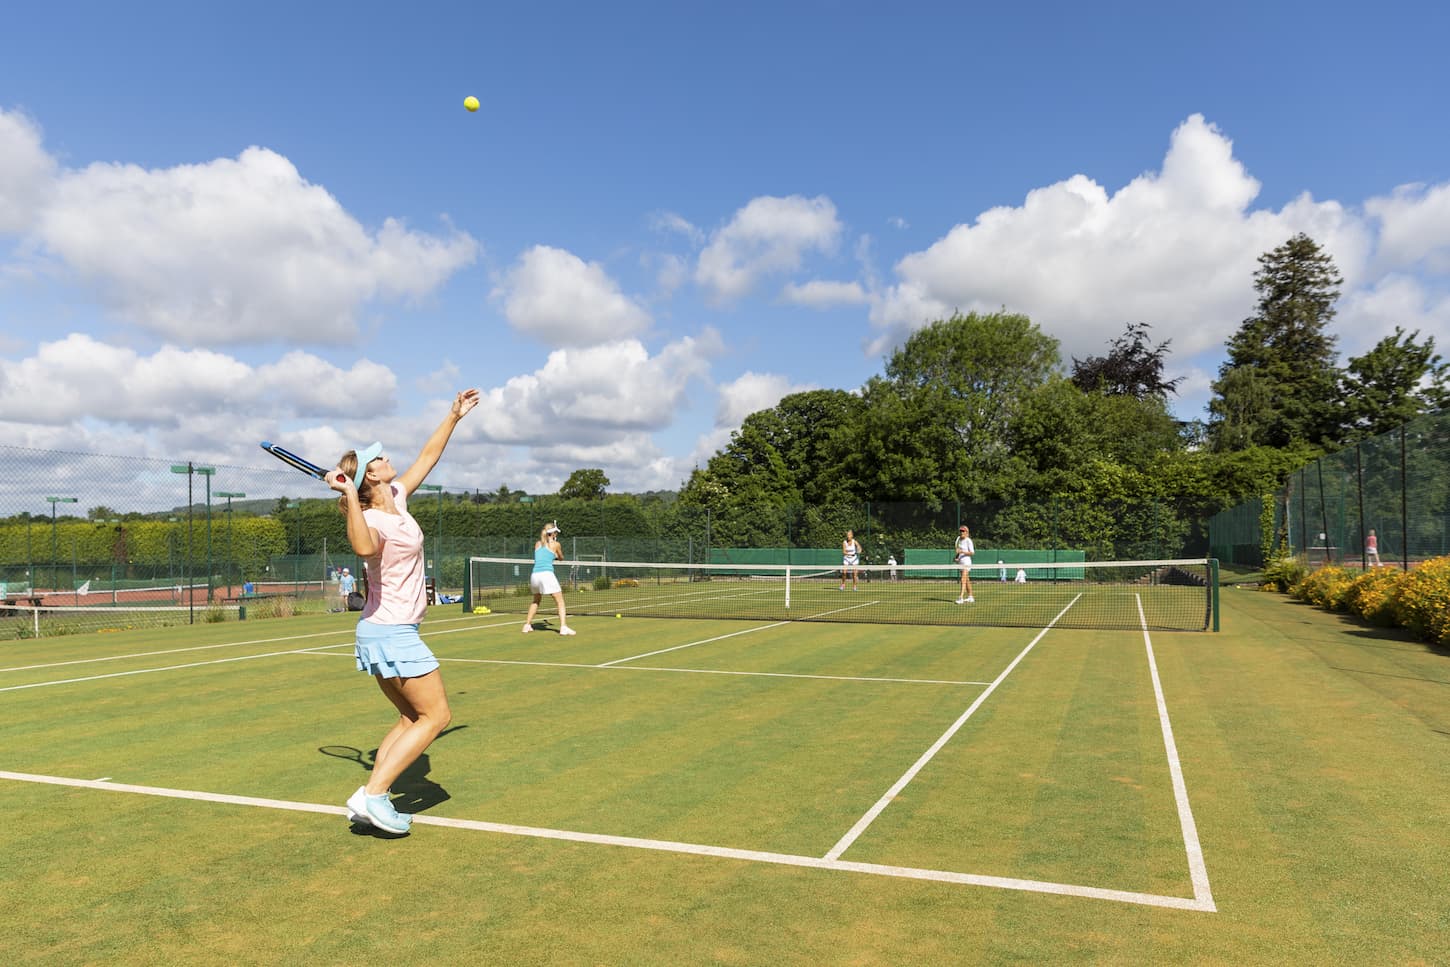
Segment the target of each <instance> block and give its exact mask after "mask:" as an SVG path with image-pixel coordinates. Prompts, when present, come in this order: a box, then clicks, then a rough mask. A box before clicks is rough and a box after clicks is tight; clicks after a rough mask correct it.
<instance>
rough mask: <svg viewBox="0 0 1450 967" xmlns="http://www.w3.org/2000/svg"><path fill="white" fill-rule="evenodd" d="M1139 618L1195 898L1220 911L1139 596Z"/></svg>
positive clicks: (1207, 907) (1204, 904)
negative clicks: (1194, 819) (1180, 762)
mask: <svg viewBox="0 0 1450 967" xmlns="http://www.w3.org/2000/svg"><path fill="white" fill-rule="evenodd" d="M1138 618H1139V620H1140V621H1142V623H1143V646H1144V647H1145V648H1146V649H1147V650H1148V673H1149V675H1150V676H1151V677H1152V679H1153V698H1154V699H1155V700H1156V701H1157V703H1158V722H1159V724H1160V725H1161V726H1162V728H1163V748H1164V749H1165V750H1166V751H1167V753H1168V774H1169V775H1170V776H1171V777H1172V778H1173V801H1174V802H1176V803H1177V804H1178V824H1179V825H1180V826H1181V827H1182V828H1183V846H1184V849H1185V850H1187V852H1188V872H1189V876H1190V878H1191V879H1192V880H1193V898H1194V899H1195V900H1197V901H1198V902H1199V903H1201V904H1203V908H1204V909H1205V910H1217V909H1218V907H1217V906H1216V905H1215V904H1214V902H1213V891H1212V890H1210V889H1209V886H1208V867H1207V866H1205V865H1204V862H1203V847H1202V846H1201V845H1199V842H1198V825H1197V824H1196V823H1195V822H1194V821H1193V809H1192V807H1191V806H1189V804H1188V786H1187V785H1186V784H1185V783H1184V781H1183V767H1182V766H1181V765H1180V764H1179V762H1178V743H1177V742H1175V741H1174V740H1173V724H1172V723H1171V722H1169V721H1168V703H1167V702H1165V701H1164V700H1163V683H1162V682H1161V681H1159V679H1158V662H1157V661H1156V660H1154V658H1153V639H1152V638H1150V637H1149V636H1148V617H1147V615H1145V614H1144V613H1143V599H1142V597H1139V598H1138Z"/></svg>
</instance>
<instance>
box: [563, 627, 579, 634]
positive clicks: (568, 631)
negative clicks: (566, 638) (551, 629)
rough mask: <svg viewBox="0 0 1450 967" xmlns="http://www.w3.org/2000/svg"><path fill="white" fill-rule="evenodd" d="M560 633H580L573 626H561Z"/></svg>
mask: <svg viewBox="0 0 1450 967" xmlns="http://www.w3.org/2000/svg"><path fill="white" fill-rule="evenodd" d="M559 634H561V635H576V634H578V632H577V631H575V630H574V629H573V628H560V629H559Z"/></svg>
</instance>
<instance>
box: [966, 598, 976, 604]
mask: <svg viewBox="0 0 1450 967" xmlns="http://www.w3.org/2000/svg"><path fill="white" fill-rule="evenodd" d="M976 603H977V599H976V598H967V604H976Z"/></svg>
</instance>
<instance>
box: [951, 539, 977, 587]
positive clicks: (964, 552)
mask: <svg viewBox="0 0 1450 967" xmlns="http://www.w3.org/2000/svg"><path fill="white" fill-rule="evenodd" d="M955 550H956V555H957V565H958V566H959V567H960V568H961V569H962V593H961V595H960V596H959V597H958V598H957V604H971V603H972V602H974V601H976V600H977V599H976V598H974V597H972V555H973V554H975V553H977V545H975V544H973V543H972V532H971V531H970V530H969V529H968V528H967V525H966V524H963V525H962V526H961V527H958V528H957V543H956V548H955Z"/></svg>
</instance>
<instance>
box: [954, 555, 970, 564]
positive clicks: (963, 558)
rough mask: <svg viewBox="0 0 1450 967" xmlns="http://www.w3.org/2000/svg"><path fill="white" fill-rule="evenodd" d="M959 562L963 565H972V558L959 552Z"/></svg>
mask: <svg viewBox="0 0 1450 967" xmlns="http://www.w3.org/2000/svg"><path fill="white" fill-rule="evenodd" d="M957 563H958V564H960V565H961V566H962V567H971V566H972V559H971V557H970V556H968V555H966V554H959V555H957Z"/></svg>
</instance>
